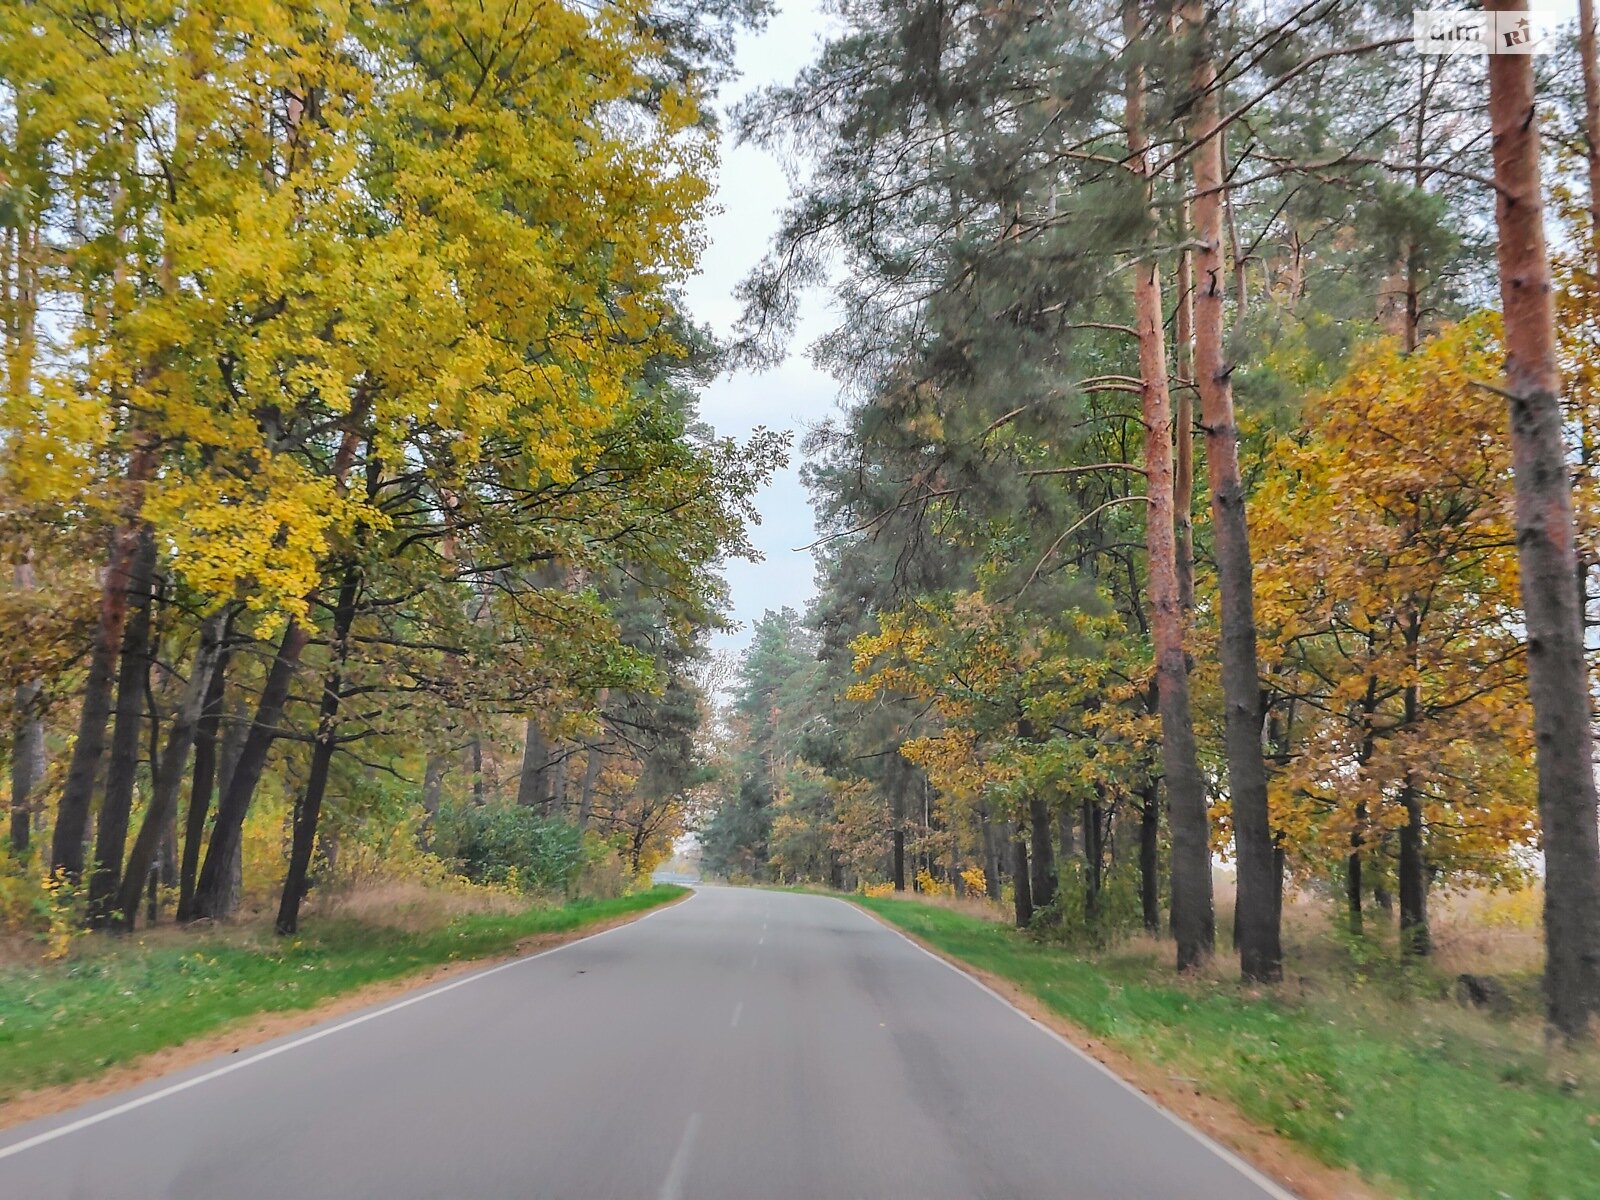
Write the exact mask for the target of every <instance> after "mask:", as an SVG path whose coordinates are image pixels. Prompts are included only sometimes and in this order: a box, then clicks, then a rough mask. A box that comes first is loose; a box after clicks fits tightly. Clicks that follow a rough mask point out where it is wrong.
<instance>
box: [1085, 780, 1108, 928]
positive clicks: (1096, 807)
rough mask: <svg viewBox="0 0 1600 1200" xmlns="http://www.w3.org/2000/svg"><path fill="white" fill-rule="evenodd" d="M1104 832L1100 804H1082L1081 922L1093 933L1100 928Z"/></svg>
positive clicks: (1089, 801)
mask: <svg viewBox="0 0 1600 1200" xmlns="http://www.w3.org/2000/svg"><path fill="white" fill-rule="evenodd" d="M1104 833H1105V830H1104V829H1103V827H1102V826H1101V824H1100V803H1099V801H1097V800H1085V801H1084V802H1083V921H1084V924H1085V925H1086V926H1088V928H1089V929H1090V930H1091V931H1093V930H1096V929H1098V928H1099V926H1100V884H1101V879H1102V873H1103V871H1104V870H1105V845H1104V842H1103V837H1104Z"/></svg>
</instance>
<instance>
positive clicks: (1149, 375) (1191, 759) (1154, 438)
mask: <svg viewBox="0 0 1600 1200" xmlns="http://www.w3.org/2000/svg"><path fill="white" fill-rule="evenodd" d="M1140 25H1141V21H1140V15H1139V5H1138V3H1137V2H1136V0H1125V4H1124V9H1123V26H1124V30H1125V32H1126V34H1127V36H1128V38H1129V40H1130V41H1132V40H1133V39H1135V38H1137V37H1138V35H1139V29H1140ZM1144 87H1145V85H1144V72H1143V69H1142V68H1140V67H1138V66H1132V67H1130V68H1129V70H1128V78H1127V105H1126V109H1125V113H1126V122H1127V126H1128V150H1129V160H1130V165H1131V167H1132V168H1133V170H1134V171H1135V172H1136V173H1137V174H1138V175H1139V176H1140V177H1141V183H1142V195H1141V197H1140V199H1141V203H1143V204H1144V205H1145V206H1146V207H1147V209H1148V206H1149V204H1150V198H1151V197H1150V184H1149V180H1148V178H1147V176H1148V171H1149V164H1148V160H1147V157H1146V149H1147V146H1148V140H1147V136H1146V133H1145V129H1144ZM1156 227H1157V226H1156V216H1155V214H1154V213H1153V212H1151V213H1150V221H1149V228H1150V230H1151V232H1152V233H1153V232H1154V230H1155V228H1156ZM1133 279H1134V282H1133V305H1134V328H1135V331H1136V333H1137V335H1138V339H1139V376H1140V379H1139V390H1140V398H1141V402H1142V409H1143V415H1144V423H1145V450H1144V459H1145V492H1146V495H1147V496H1148V497H1149V500H1150V505H1149V511H1148V513H1147V514H1146V517H1145V550H1146V553H1147V555H1148V558H1149V593H1150V632H1151V639H1152V641H1153V642H1154V643H1155V657H1156V686H1157V708H1158V709H1159V711H1160V713H1161V763H1162V769H1163V772H1164V773H1165V775H1166V779H1167V796H1168V803H1169V805H1170V812H1171V832H1172V892H1173V912H1174V913H1175V914H1176V916H1175V918H1174V924H1173V935H1174V936H1175V938H1176V939H1177V943H1178V969H1179V970H1180V971H1183V970H1189V969H1191V968H1193V967H1197V966H1199V965H1200V964H1202V963H1203V962H1204V961H1205V960H1206V959H1207V958H1209V957H1210V956H1211V953H1212V951H1213V950H1214V948H1215V945H1216V917H1215V913H1214V909H1213V900H1212V894H1211V825H1210V819H1209V817H1208V816H1207V813H1206V788H1205V778H1204V776H1202V775H1201V773H1200V761H1199V752H1198V750H1197V749H1196V746H1195V737H1194V718H1193V714H1192V712H1191V709H1190V703H1189V670H1188V663H1187V662H1186V660H1185V658H1184V649H1183V625H1184V609H1183V599H1182V593H1181V590H1180V587H1179V577H1178V551H1177V535H1176V524H1175V522H1176V519H1177V518H1176V516H1175V512H1176V509H1175V499H1174V480H1173V464H1172V401H1171V396H1170V393H1169V391H1168V386H1167V347H1166V327H1165V318H1164V314H1163V312H1162V307H1161V276H1160V273H1159V270H1158V266H1157V263H1156V261H1155V259H1154V258H1153V257H1151V258H1148V259H1146V260H1145V261H1142V262H1140V263H1138V264H1137V265H1136V267H1135V269H1134V275H1133ZM1185 504H1186V505H1187V499H1185ZM1088 842H1089V835H1088V831H1087V830H1085V833H1084V843H1085V850H1087V849H1088Z"/></svg>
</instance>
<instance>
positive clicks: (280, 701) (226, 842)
mask: <svg viewBox="0 0 1600 1200" xmlns="http://www.w3.org/2000/svg"><path fill="white" fill-rule="evenodd" d="M307 637H308V634H307V631H306V628H305V626H303V625H301V624H300V622H299V621H296V620H291V621H290V622H289V627H288V628H287V629H285V630H284V631H283V638H282V640H281V641H279V643H278V652H277V654H275V655H274V656H273V659H272V667H271V669H270V670H269V671H268V672H267V680H266V684H265V686H264V687H263V688H262V689H261V698H260V700H259V701H258V702H257V704H256V715H255V719H254V720H253V721H252V722H251V725H250V732H249V734H248V735H247V736H246V737H245V739H244V745H243V746H241V747H240V749H239V761H238V762H237V763H235V764H234V767H233V771H232V773H231V774H230V776H229V778H228V782H227V787H226V790H225V791H224V792H223V793H222V799H221V801H220V802H219V803H218V805H217V819H216V822H215V824H214V825H213V827H212V830H211V844H210V846H208V847H207V849H206V859H205V865H204V866H202V867H201V869H200V880H199V882H198V884H197V885H196V887H195V897H194V901H195V902H194V910H195V916H197V917H209V918H211V919H212V920H220V919H222V918H223V917H226V916H228V915H229V913H230V912H232V907H231V902H232V900H233V897H234V894H235V891H236V888H235V883H234V878H233V876H234V871H235V863H236V859H237V858H238V855H239V853H240V850H241V834H242V832H243V829H244V818H245V815H246V813H248V812H249V810H250V800H251V798H252V797H253V796H254V795H255V790H256V784H257V783H258V782H260V780H261V772H262V771H263V770H264V769H265V767H266V765H267V752H268V751H270V750H271V749H272V743H273V742H274V741H276V740H277V737H278V727H279V725H280V724H281V722H282V721H283V712H284V707H285V705H286V704H287V703H288V700H289V684H290V682H291V681H292V680H293V678H294V672H295V668H296V666H298V665H299V662H300V653H301V651H303V650H304V649H305V645H306V640H307Z"/></svg>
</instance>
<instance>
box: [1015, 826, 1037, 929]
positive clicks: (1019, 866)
mask: <svg viewBox="0 0 1600 1200" xmlns="http://www.w3.org/2000/svg"><path fill="white" fill-rule="evenodd" d="M1011 875H1012V880H1011V898H1012V903H1013V907H1014V909H1015V911H1016V921H1017V928H1018V929H1026V928H1027V927H1028V926H1029V925H1031V924H1032V923H1033V889H1032V888H1031V887H1030V886H1029V879H1028V843H1027V842H1026V841H1025V840H1024V839H1023V837H1022V831H1021V830H1020V829H1019V830H1018V831H1017V836H1016V837H1014V838H1013V839H1012V840H1011Z"/></svg>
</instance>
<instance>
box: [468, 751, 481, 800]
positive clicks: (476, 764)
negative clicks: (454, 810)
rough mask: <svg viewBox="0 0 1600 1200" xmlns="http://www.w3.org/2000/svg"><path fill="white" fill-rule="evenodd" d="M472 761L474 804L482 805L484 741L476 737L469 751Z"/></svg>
mask: <svg viewBox="0 0 1600 1200" xmlns="http://www.w3.org/2000/svg"><path fill="white" fill-rule="evenodd" d="M467 753H468V755H469V756H470V757H471V759H472V802H473V803H474V804H477V805H480V806H481V805H482V804H483V802H484V799H485V797H484V787H483V739H482V738H481V737H474V738H473V739H472V744H471V745H470V746H469V747H468V749H467Z"/></svg>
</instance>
